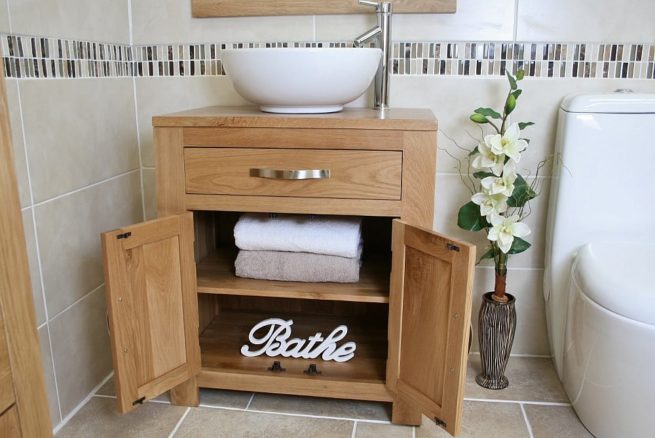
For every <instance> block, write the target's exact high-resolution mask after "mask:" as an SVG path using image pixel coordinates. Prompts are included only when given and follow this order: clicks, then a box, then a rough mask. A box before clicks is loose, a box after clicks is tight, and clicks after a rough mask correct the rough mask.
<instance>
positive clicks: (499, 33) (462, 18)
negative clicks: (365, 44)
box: [392, 0, 514, 41]
mask: <svg viewBox="0 0 655 438" xmlns="http://www.w3.org/2000/svg"><path fill="white" fill-rule="evenodd" d="M513 17H514V0H497V1H493V2H481V1H479V0H458V1H457V12H456V13H454V14H416V15H415V14H398V15H396V17H395V18H394V22H393V31H392V32H393V35H392V38H393V40H394V41H423V40H428V41H430V40H450V41H453V40H455V41H471V40H492V41H505V40H511V39H512V37H513V35H512V34H513V30H514V19H513Z"/></svg>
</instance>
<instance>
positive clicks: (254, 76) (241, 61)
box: [222, 48, 382, 113]
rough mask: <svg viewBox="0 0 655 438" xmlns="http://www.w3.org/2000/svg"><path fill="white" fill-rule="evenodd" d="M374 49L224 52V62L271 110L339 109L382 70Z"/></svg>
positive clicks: (240, 86)
mask: <svg viewBox="0 0 655 438" xmlns="http://www.w3.org/2000/svg"><path fill="white" fill-rule="evenodd" d="M381 56H382V51H381V50H380V49H373V48H255V49H229V50H223V56H222V60H223V66H224V67H225V71H226V73H227V75H228V76H229V77H230V79H231V80H232V83H233V84H234V88H235V89H236V90H237V92H238V93H239V94H240V95H241V96H242V97H243V98H245V99H246V100H249V101H251V102H253V103H256V104H258V105H259V107H260V109H261V110H262V111H265V112H271V113H333V112H338V111H341V110H342V109H343V105H344V104H346V103H348V102H351V101H353V100H355V99H357V98H358V97H359V96H361V95H362V94H363V93H364V92H365V91H366V89H367V88H368V86H369V85H370V84H371V81H372V80H373V77H374V76H375V73H376V72H377V69H378V64H379V62H380V57H381Z"/></svg>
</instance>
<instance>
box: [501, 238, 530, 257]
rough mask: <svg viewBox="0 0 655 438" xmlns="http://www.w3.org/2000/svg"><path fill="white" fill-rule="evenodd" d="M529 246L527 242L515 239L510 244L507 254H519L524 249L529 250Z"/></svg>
mask: <svg viewBox="0 0 655 438" xmlns="http://www.w3.org/2000/svg"><path fill="white" fill-rule="evenodd" d="M530 246H532V245H530V243H529V242H526V241H525V240H523V239H521V238H520V237H515V238H514V241H513V242H512V247H511V248H510V249H509V251H508V252H507V254H520V253H522V252H523V251H525V250H526V249H528V248H530Z"/></svg>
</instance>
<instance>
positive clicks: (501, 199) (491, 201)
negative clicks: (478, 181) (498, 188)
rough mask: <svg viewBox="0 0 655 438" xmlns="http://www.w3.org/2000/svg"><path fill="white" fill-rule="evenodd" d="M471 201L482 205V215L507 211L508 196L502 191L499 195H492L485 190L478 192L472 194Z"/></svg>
mask: <svg viewBox="0 0 655 438" xmlns="http://www.w3.org/2000/svg"><path fill="white" fill-rule="evenodd" d="M471 201H473V202H474V203H475V204H477V205H479V206H480V214H481V215H482V216H487V215H490V214H492V213H503V212H504V211H507V196H505V195H503V194H500V193H499V194H497V195H490V194H488V193H485V192H480V193H476V194H475V195H473V196H471Z"/></svg>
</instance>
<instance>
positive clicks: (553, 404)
mask: <svg viewBox="0 0 655 438" xmlns="http://www.w3.org/2000/svg"><path fill="white" fill-rule="evenodd" d="M464 400H465V401H473V402H483V403H518V404H525V405H541V406H571V403H566V402H547V401H534V400H498V399H493V398H469V397H464Z"/></svg>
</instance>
